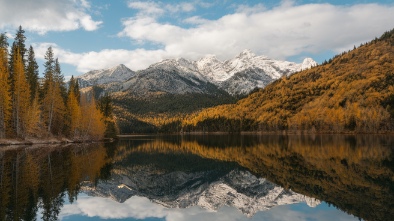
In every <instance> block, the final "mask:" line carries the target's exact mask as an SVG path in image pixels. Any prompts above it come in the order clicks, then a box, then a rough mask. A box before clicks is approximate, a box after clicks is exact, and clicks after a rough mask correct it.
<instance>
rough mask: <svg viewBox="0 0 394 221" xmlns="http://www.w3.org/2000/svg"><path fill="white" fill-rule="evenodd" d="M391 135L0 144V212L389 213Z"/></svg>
mask: <svg viewBox="0 0 394 221" xmlns="http://www.w3.org/2000/svg"><path fill="white" fill-rule="evenodd" d="M393 208H394V137H393V136H385V135H379V136H378V135H375V136H374V135H358V136H350V135H346V136H345V135H316V136H300V135H289V136H279V135H264V136H262V135H261V136H260V135H183V136H181V135H171V136H169V135H167V136H164V135H161V136H148V135H147V136H133V137H127V138H122V139H120V140H119V141H118V142H114V143H89V144H72V145H41V146H40V145H33V146H13V147H0V220H91V221H93V220H117V221H119V220H121V221H122V220H149V221H156V220H168V221H178V220H230V221H231V220H265V221H267V220H271V221H279V220H292V221H294V220H295V221H301V220H305V221H312V220H341V221H345V220H394V209H393Z"/></svg>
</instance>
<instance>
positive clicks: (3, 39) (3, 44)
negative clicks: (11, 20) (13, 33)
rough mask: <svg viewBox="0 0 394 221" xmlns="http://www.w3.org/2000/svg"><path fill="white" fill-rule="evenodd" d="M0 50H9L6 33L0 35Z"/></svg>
mask: <svg viewBox="0 0 394 221" xmlns="http://www.w3.org/2000/svg"><path fill="white" fill-rule="evenodd" d="M0 48H3V49H6V50H8V38H7V36H6V35H5V33H1V34H0Z"/></svg>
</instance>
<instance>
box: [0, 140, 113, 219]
mask: <svg viewBox="0 0 394 221" xmlns="http://www.w3.org/2000/svg"><path fill="white" fill-rule="evenodd" d="M107 161H108V158H106V149H105V148H104V147H103V145H98V144H91V145H86V144H81V145H73V146H43V147H36V146H33V147H23V148H12V149H3V150H1V151H0V220H36V214H37V211H38V209H39V208H41V209H42V214H41V219H42V220H57V219H58V215H59V213H60V210H61V208H62V207H63V204H64V199H65V195H66V194H67V195H68V198H69V201H70V202H73V201H74V199H76V198H77V195H78V193H79V190H80V183H81V182H83V181H94V180H96V179H97V177H98V176H99V175H100V170H101V168H102V167H103V165H105V164H106V163H107Z"/></svg>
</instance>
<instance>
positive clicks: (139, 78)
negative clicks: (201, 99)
mask: <svg viewBox="0 0 394 221" xmlns="http://www.w3.org/2000/svg"><path fill="white" fill-rule="evenodd" d="M316 65H317V63H316V62H315V61H314V60H313V59H311V58H306V59H305V60H304V61H303V62H302V63H301V64H297V63H294V62H288V61H278V60H273V59H270V58H268V57H266V56H257V55H255V54H254V53H252V52H251V51H250V50H244V51H243V52H241V53H240V54H239V55H238V56H236V57H235V58H233V59H230V60H226V61H220V60H219V59H217V58H216V56H214V55H207V56H205V57H203V58H201V59H199V60H197V61H190V60H187V59H184V58H178V59H167V60H163V61H161V62H158V63H155V64H152V65H151V66H150V67H149V68H147V69H145V70H141V71H138V72H137V73H135V72H133V71H131V70H129V69H128V68H126V67H125V66H124V65H120V66H117V67H114V68H112V69H108V70H100V71H91V72H88V73H86V74H84V75H82V76H80V77H78V78H79V79H80V81H81V82H82V83H81V85H82V87H84V86H91V85H94V84H107V86H106V88H107V89H110V90H111V91H127V90H129V91H132V92H133V93H137V94H135V95H138V93H145V94H146V92H164V93H175V94H185V93H210V92H208V91H206V89H207V88H212V87H206V84H208V83H211V84H213V85H215V86H216V87H218V88H220V89H222V90H224V91H227V92H228V93H229V94H231V95H246V94H248V93H249V92H250V91H252V90H253V89H255V88H263V87H265V86H266V85H267V84H269V83H271V82H272V81H274V80H276V79H278V78H280V77H281V76H283V75H290V74H292V73H294V72H297V71H301V70H305V69H308V68H310V67H312V66H316Z"/></svg>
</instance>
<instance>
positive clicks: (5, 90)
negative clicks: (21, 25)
mask: <svg viewBox="0 0 394 221" xmlns="http://www.w3.org/2000/svg"><path fill="white" fill-rule="evenodd" d="M7 47H8V43H7V37H6V36H5V34H0V139H1V138H6V132H7V130H8V122H9V118H10V110H11V96H10V89H11V88H10V84H9V79H8V75H9V73H8V64H7V61H8V51H7Z"/></svg>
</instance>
